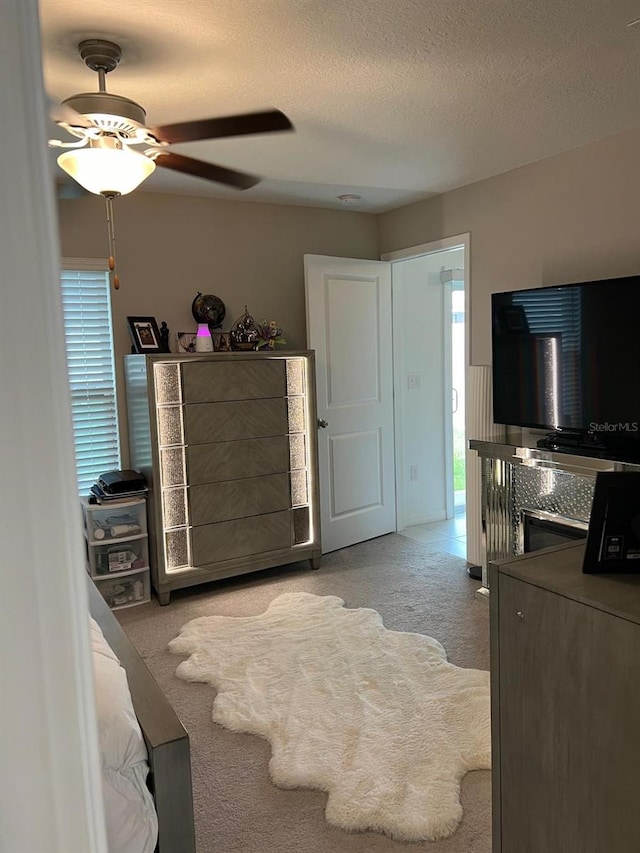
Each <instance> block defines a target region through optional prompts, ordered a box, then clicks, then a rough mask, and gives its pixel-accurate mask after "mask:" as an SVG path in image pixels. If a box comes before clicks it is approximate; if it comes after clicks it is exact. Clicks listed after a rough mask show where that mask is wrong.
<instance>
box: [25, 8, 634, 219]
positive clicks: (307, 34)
mask: <svg viewBox="0 0 640 853" xmlns="http://www.w3.org/2000/svg"><path fill="white" fill-rule="evenodd" d="M40 15H41V28H42V43H43V68H44V74H45V85H46V87H47V90H48V91H49V93H50V94H51V95H52V96H53V97H55V98H56V99H58V100H59V99H62V98H65V97H68V96H69V95H72V94H76V93H78V92H83V91H94V90H96V89H97V76H96V75H95V74H94V73H93V72H91V71H89V69H87V68H86V66H85V65H84V63H83V62H82V60H81V59H80V58H79V56H78V54H77V47H76V46H77V43H78V42H79V41H80V40H81V39H83V38H93V37H103V38H108V39H110V40H112V41H116V42H117V43H119V44H120V45H121V46H122V49H123V59H122V61H121V63H120V65H119V67H118V68H117V69H116V71H114V72H113V73H112V74H111V75H109V76H108V78H107V88H108V90H109V91H111V92H114V93H116V94H120V95H126V96H127V97H129V98H132V99H133V100H135V101H137V102H139V103H140V104H142V106H143V107H144V108H145V109H146V111H147V119H148V122H149V124H150V125H159V124H167V123H170V122H174V121H184V120H189V119H196V118H209V117H212V116H219V115H228V114H235V113H240V112H250V111H254V110H261V109H265V108H270V107H277V108H279V109H281V110H282V111H283V112H285V113H286V114H287V115H288V116H289V118H290V119H291V121H292V122H293V124H294V125H295V127H296V133H275V134H267V135H263V136H253V137H238V138H236V139H221V140H213V141H202V142H194V143H189V144H185V145H180V146H177V145H176V146H173V148H172V150H174V151H177V152H180V153H183V154H186V155H188V156H191V157H196V158H198V159H202V160H210V161H212V162H215V163H219V164H221V165H224V166H229V167H231V168H235V169H239V170H241V171H248V172H252V173H257V174H260V175H263V176H265V177H264V180H263V181H262V182H261V183H260V184H259V185H258V186H256V187H254V188H252V189H250V190H245V191H243V192H238V191H236V190H229V189H225V188H224V187H221V186H220V185H217V184H211V183H209V182H207V181H203V180H199V179H197V178H192V177H187V176H184V177H183V176H180V175H177V174H175V173H173V172H169V170H167V169H157V170H156V172H155V174H154V175H153V176H152V177H151V178H150V179H149V180H148V181H147V182H146V183H145V184H144V185H143V186H144V187H145V189H148V190H153V191H156V192H165V191H166V192H181V193H185V194H189V195H210V196H215V197H220V198H234V199H240V200H247V201H249V200H251V201H268V202H279V203H289V204H305V205H314V206H321V207H340V206H341V203H340V202H339V201H338V200H337V198H336V197H337V196H338V195H339V194H342V193H355V194H357V195H360V196H361V197H362V201H361V202H360V204H359V206H358V207H357V208H354V209H359V210H363V211H368V212H380V211H384V210H389V209H391V208H394V207H399V206H401V205H403V204H407V203H409V202H411V201H415V200H417V199H420V198H425V197H428V196H429V195H432V194H434V193H440V192H443V191H445V190H450V189H452V188H454V187H458V186H462V185H464V184H468V183H471V182H473V181H477V180H479V179H481V178H485V177H489V176H491V175H495V174H498V173H500V172H505V171H508V170H509V169H513V168H514V167H516V166H520V165H524V164H526V163H531V162H533V161H535V160H540V159H542V158H544V157H548V156H550V155H553V154H556V153H559V152H561V151H565V150H568V149H571V148H575V147H578V146H580V145H584V144H586V143H589V142H592V141H595V140H598V139H601V138H604V137H606V136H610V135H613V134H615V133H619V132H622V131H625V130H630V129H632V128H637V127H640V88H639V85H638V84H639V81H640V77H639V73H638V71H639V58H640V25H637V26H634V27H629V26H627V24H628V23H629V22H631V21H633V20H634V18H637V17H640V0H616V2H612V0H215V2H214V0H40ZM58 135H59V133H58Z"/></svg>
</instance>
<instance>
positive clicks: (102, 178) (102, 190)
mask: <svg viewBox="0 0 640 853" xmlns="http://www.w3.org/2000/svg"><path fill="white" fill-rule="evenodd" d="M58 165H59V166H60V168H61V169H63V170H64V171H65V172H66V173H67V174H68V175H70V176H71V177H72V178H73V179H74V181H77V182H78V183H79V184H80V185H81V186H83V187H84V188H85V189H86V190H88V191H89V192H90V193H95V194H96V195H111V196H114V195H126V194H127V193H130V192H132V191H133V190H135V189H136V187H139V186H140V184H141V183H142V182H143V181H145V180H146V179H147V178H148V177H149V176H150V175H151V174H152V173H153V172H154V170H155V168H156V164H155V163H154V161H153V160H151V159H150V158H149V157H147V156H145V155H144V154H139V153H138V152H137V151H131V150H130V149H129V148H126V147H125V148H106V147H90V148H80V149H74V150H71V151H65V152H64V154H61V155H60V156H59V157H58Z"/></svg>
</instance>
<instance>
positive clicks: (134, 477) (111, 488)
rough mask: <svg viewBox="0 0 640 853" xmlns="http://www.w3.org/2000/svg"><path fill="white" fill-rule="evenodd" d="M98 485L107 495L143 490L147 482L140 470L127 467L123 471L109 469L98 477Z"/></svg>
mask: <svg viewBox="0 0 640 853" xmlns="http://www.w3.org/2000/svg"><path fill="white" fill-rule="evenodd" d="M98 486H99V487H100V489H101V490H102V491H103V492H104V493H105V495H113V496H115V495H126V494H131V493H132V492H141V491H144V490H145V488H146V482H145V479H144V477H143V476H142V474H140V472H139V471H133V470H132V469H130V468H126V469H124V470H122V471H107V472H106V473H105V474H100V476H99V477H98Z"/></svg>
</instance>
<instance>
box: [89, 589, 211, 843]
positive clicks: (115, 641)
mask: <svg viewBox="0 0 640 853" xmlns="http://www.w3.org/2000/svg"><path fill="white" fill-rule="evenodd" d="M87 580H88V584H89V610H90V612H91V615H92V616H93V618H94V619H95V620H96V622H97V623H98V625H99V626H100V627H101V629H102V633H103V634H104V638H105V640H106V641H107V643H109V645H110V646H111V648H112V649H113V651H114V652H115V654H116V655H117V657H118V659H119V661H120V663H121V664H122V666H123V667H124V669H125V670H126V673H127V680H128V682H129V691H130V692H131V699H132V701H133V707H134V709H135V712H136V716H137V718H138V722H139V723H140V728H141V729H142V734H143V736H144V739H145V742H146V744H147V750H148V753H149V767H150V772H149V777H148V784H149V789H150V790H151V793H152V794H153V799H154V801H155V805H156V811H157V814H158V846H157V847H156V851H157V853H195V849H196V842H195V829H194V823H193V798H192V791H191V756H190V752H189V735H188V734H187V731H186V729H185V728H184V726H183V725H182V723H181V722H180V720H179V719H178V717H177V716H176V713H175V711H174V710H173V708H172V707H171V705H170V704H169V703H168V702H167V700H166V698H165V696H164V693H162V691H161V690H160V688H159V687H158V685H157V684H156V682H155V680H154V678H153V676H152V675H151V673H150V672H149V670H148V669H147V667H146V665H145V664H144V662H143V660H142V658H141V657H140V655H139V654H138V652H137V651H136V650H135V648H134V647H133V645H132V643H131V641H130V640H129V638H128V637H127V635H126V634H125V632H124V631H123V629H122V628H121V626H120V623H119V622H118V620H117V619H116V617H115V616H114V614H113V613H112V612H111V610H110V609H109V606H108V605H107V603H106V601H105V600H104V599H103V597H102V596H101V595H100V593H99V592H98V590H97V589H96V586H95V584H94V583H93V581H92V580H91V578H89V577H88V576H87Z"/></svg>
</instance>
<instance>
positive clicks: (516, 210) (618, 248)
mask: <svg viewBox="0 0 640 853" xmlns="http://www.w3.org/2000/svg"><path fill="white" fill-rule="evenodd" d="M639 152H640V131H633V132H629V133H625V134H621V135H618V136H614V137H610V138H608V139H606V140H603V141H601V142H596V143H593V144H591V145H588V146H585V147H583V148H579V149H576V150H574V151H570V152H567V153H565V154H560V155H558V156H555V157H550V158H549V159H547V160H542V161H540V162H538V163H533V164H531V165H529V166H523V167H521V168H519V169H515V170H513V171H511V172H507V173H505V174H503V175H498V176H496V177H493V178H488V179H486V180H484V181H479V182H478V183H475V184H470V185H468V186H466V187H462V188H460V189H457V190H453V191H452V192H448V193H445V194H443V195H441V196H437V197H436V198H433V199H429V200H427V201H424V202H417V203H415V204H412V205H409V206H407V207H404V208H399V209H398V210H394V211H391V212H389V213H385V214H382V215H381V216H380V217H379V234H380V245H379V248H380V251H381V252H390V251H394V250H397V249H402V248H405V247H409V246H414V245H419V244H420V243H425V242H429V241H432V240H438V239H442V238H444V237H449V236H453V235H457V234H462V233H465V232H470V234H471V251H470V255H471V258H470V264H469V269H470V276H471V285H470V297H471V363H472V364H487V363H489V361H490V359H491V343H490V340H491V339H490V322H489V310H490V294H491V293H492V292H494V291H500V290H510V289H512V288H521V287H536V286H540V285H543V284H562V283H564V282H569V281H585V280H589V279H595V278H607V277H610V276H623V275H634V274H638V273H640V157H639ZM621 308H622V310H624V306H621Z"/></svg>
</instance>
